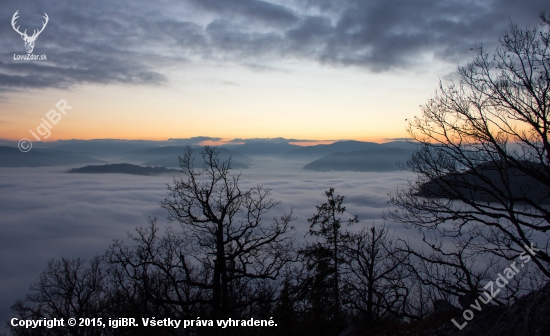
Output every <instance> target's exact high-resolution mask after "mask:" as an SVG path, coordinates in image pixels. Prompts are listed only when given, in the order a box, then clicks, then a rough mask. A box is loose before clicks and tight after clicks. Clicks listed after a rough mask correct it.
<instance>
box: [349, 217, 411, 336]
mask: <svg viewBox="0 0 550 336" xmlns="http://www.w3.org/2000/svg"><path fill="white" fill-rule="evenodd" d="M343 252H344V254H345V255H346V258H345V260H346V264H345V275H344V277H343V282H344V287H345V288H346V290H345V293H346V298H345V300H344V301H345V303H346V305H348V306H350V307H351V308H352V309H353V310H354V311H357V312H359V314H360V316H362V317H363V318H364V319H365V322H366V327H367V328H373V327H375V326H376V325H377V324H379V322H381V320H382V319H384V318H394V317H398V318H400V317H404V316H405V317H410V316H409V315H410V313H409V312H408V311H407V309H406V307H405V306H406V305H407V300H408V299H409V297H410V296H411V294H410V291H409V288H408V287H409V285H410V284H409V282H408V281H407V280H408V277H409V271H408V268H407V265H408V253H407V252H405V251H402V250H399V249H398V247H397V238H395V236H394V235H393V234H390V232H389V231H388V229H387V228H386V227H384V226H379V227H377V226H372V227H370V228H364V229H362V230H361V231H360V232H359V233H354V234H351V237H350V240H349V242H348V243H347V244H346V246H345V248H344V251H343Z"/></svg>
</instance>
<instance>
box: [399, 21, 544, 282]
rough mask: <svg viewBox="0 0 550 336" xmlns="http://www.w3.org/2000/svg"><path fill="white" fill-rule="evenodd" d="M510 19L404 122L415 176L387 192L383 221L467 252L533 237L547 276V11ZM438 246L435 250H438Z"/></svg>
mask: <svg viewBox="0 0 550 336" xmlns="http://www.w3.org/2000/svg"><path fill="white" fill-rule="evenodd" d="M541 18H542V21H543V24H542V25H541V26H539V27H531V28H529V27H528V28H527V29H520V28H519V27H518V26H517V25H515V24H511V26H510V30H509V31H508V32H506V33H504V34H503V35H502V36H501V37H500V47H498V48H497V49H496V50H495V51H494V52H493V53H489V52H488V51H487V50H486V48H485V47H484V46H483V45H481V44H479V45H477V46H476V48H475V52H476V54H477V55H476V57H475V58H474V60H473V61H472V62H471V63H469V64H468V65H466V66H461V67H459V68H458V74H459V76H460V81H459V82H458V83H454V82H451V83H450V84H449V85H446V86H444V85H443V84H442V83H440V87H439V90H438V91H437V92H436V94H435V96H434V97H433V98H432V99H430V100H429V101H428V102H427V103H426V104H425V105H423V106H422V108H421V109H422V115H421V116H420V117H415V118H414V119H413V120H412V121H410V122H409V126H408V132H409V134H410V135H411V137H412V138H413V139H414V140H415V141H418V142H420V143H421V145H422V146H421V148H420V149H419V150H418V151H417V152H416V153H415V154H414V155H413V156H412V157H411V158H410V159H409V160H408V161H407V162H406V163H404V164H403V167H404V168H405V169H407V170H409V171H412V172H414V173H417V174H418V179H417V181H416V182H414V183H411V184H410V185H409V188H407V189H404V190H400V191H398V192H397V193H396V194H394V195H393V196H392V198H391V202H392V203H393V204H395V205H397V206H398V207H399V209H398V210H396V211H394V212H391V213H390V214H389V216H388V218H389V219H391V220H394V221H398V222H403V223H406V224H408V225H411V226H415V227H417V228H420V229H422V230H437V232H438V233H440V234H441V236H443V237H451V238H453V237H455V238H459V237H463V239H465V241H468V245H467V247H468V250H469V251H470V252H469V253H471V254H472V255H475V256H476V257H478V258H480V257H483V256H485V257H490V256H495V257H497V258H504V259H507V260H512V259H514V258H516V257H517V256H518V255H519V254H520V253H521V252H529V251H528V249H527V248H526V246H527V247H529V246H531V243H532V242H536V244H537V245H538V248H540V249H541V251H539V252H538V253H537V254H536V256H535V257H534V258H533V263H534V264H536V265H537V267H538V268H539V269H540V271H541V272H542V273H543V274H545V276H546V277H547V278H548V277H550V267H549V262H550V256H549V250H548V249H549V247H550V246H549V243H548V242H549V241H550V240H549V239H548V238H550V237H549V236H548V235H549V233H550V139H549V136H550V134H549V132H550V44H549V38H550V30H549V27H550V16H549V15H547V14H545V13H542V14H541ZM440 252H441V251H440Z"/></svg>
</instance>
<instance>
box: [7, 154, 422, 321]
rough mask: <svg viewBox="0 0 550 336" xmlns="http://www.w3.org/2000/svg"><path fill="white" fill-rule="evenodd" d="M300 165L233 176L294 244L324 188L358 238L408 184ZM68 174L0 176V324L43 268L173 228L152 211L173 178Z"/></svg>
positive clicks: (263, 163)
mask: <svg viewBox="0 0 550 336" xmlns="http://www.w3.org/2000/svg"><path fill="white" fill-rule="evenodd" d="M303 165H304V163H303V162H299V161H287V160H284V161H281V160H278V159H274V158H266V159H261V158H258V157H256V158H255V161H254V165H253V166H252V167H251V168H249V169H243V170H241V171H240V173H241V177H240V181H241V186H242V187H248V188H249V187H252V186H255V185H257V184H262V185H264V186H266V187H268V188H271V189H272V196H273V198H275V199H278V200H280V201H282V204H281V205H280V206H278V207H277V208H276V209H274V210H273V211H272V212H271V213H270V214H269V215H270V217H273V216H278V215H281V214H282V213H283V212H288V211H289V210H290V209H291V208H293V214H294V216H296V217H297V218H296V220H295V221H294V222H293V224H294V226H295V227H296V229H297V231H298V232H297V237H298V238H299V239H303V237H304V235H305V234H306V232H307V230H308V223H307V218H309V217H311V216H312V215H313V214H314V213H315V205H320V204H321V203H323V202H324V201H325V200H326V196H325V194H324V191H325V190H328V189H329V188H330V187H333V188H335V190H336V193H337V194H340V195H344V196H345V202H344V205H345V206H346V208H347V210H348V212H347V213H348V215H344V216H343V218H344V219H345V218H347V217H352V216H353V215H357V216H358V217H359V220H360V222H359V224H356V225H354V227H352V228H350V230H358V229H359V228H361V227H363V226H365V225H367V226H370V225H372V224H373V223H375V224H382V223H383V219H382V215H383V213H384V212H385V211H388V209H389V207H390V204H388V200H389V196H388V193H393V192H395V191H396V188H397V187H398V186H401V187H406V185H407V181H408V180H411V179H414V175H412V174H411V173H408V172H400V171H397V172H388V173H364V172H361V173H360V172H357V173H356V172H312V171H306V170H302V169H301V167H303ZM69 168H74V167H68V166H58V167H48V168H0V230H1V234H0V270H1V272H0V284H1V285H0V321H2V322H3V321H6V320H7V319H8V317H9V316H10V315H12V314H11V311H10V306H11V305H12V304H13V303H15V301H16V300H18V299H23V298H24V296H25V293H27V290H28V287H29V285H30V284H31V283H32V281H33V280H34V279H36V278H37V277H38V275H39V274H40V272H41V271H42V270H43V269H44V268H45V266H46V262H47V261H48V260H50V259H55V258H61V257H69V258H77V257H80V258H85V259H89V258H91V257H93V256H94V255H100V254H103V253H104V251H105V250H106V248H107V247H108V246H109V245H110V244H112V242H113V240H114V239H124V238H125V237H127V233H128V232H131V231H133V230H134V228H135V227H137V226H143V225H147V219H148V218H149V217H157V218H158V221H159V223H160V224H162V225H172V226H174V227H176V228H177V226H178V225H179V224H178V223H170V222H169V221H168V220H167V219H166V217H167V212H166V210H164V209H162V208H161V207H160V206H159V202H160V201H161V200H163V199H164V198H165V197H166V196H167V195H168V191H167V187H166V184H167V183H171V182H172V180H173V177H170V176H154V177H150V176H135V175H124V174H67V173H66V171H67V169H69ZM234 173H239V171H234ZM386 225H387V226H389V227H390V228H392V229H395V230H396V231H398V235H400V236H409V234H410V233H409V232H405V229H404V228H403V227H402V226H401V225H400V224H392V223H386ZM413 239H414V238H413ZM2 324H3V323H2ZM0 329H2V328H0Z"/></svg>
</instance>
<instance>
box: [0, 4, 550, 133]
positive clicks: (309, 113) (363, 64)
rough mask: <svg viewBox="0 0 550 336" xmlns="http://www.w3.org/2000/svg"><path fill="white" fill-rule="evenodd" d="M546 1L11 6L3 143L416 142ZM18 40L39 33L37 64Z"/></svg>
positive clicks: (3, 57) (6, 10) (4, 27)
mask: <svg viewBox="0 0 550 336" xmlns="http://www.w3.org/2000/svg"><path fill="white" fill-rule="evenodd" d="M548 9H550V6H549V5H548V2H547V1H542V0H527V1H511V0H502V1H497V0H495V1H463V0H460V1H458V0H457V1H441V0H418V1H399V0H371V1H365V0H331V1H328V0H301V1H297V0H296V1H295V0H277V1H259V0H183V1H176V0H163V1H156V2H150V1H135V0H133V1H130V0H120V1H116V2H114V1H105V0H97V1H93V2H90V1H84V0H70V1H69V0H48V1H25V0H23V1H20V0H17V1H15V0H4V1H2V2H1V3H0V138H2V139H9V140H18V139H20V138H22V137H29V131H30V130H32V131H35V130H36V128H37V127H38V126H39V125H40V123H41V122H42V118H44V116H45V115H46V113H48V111H50V110H51V109H54V108H55V107H54V106H55V104H56V103H57V102H58V101H59V100H61V99H63V100H65V101H67V103H68V105H70V106H72V107H73V108H72V109H71V110H70V111H69V112H68V113H67V114H66V115H64V116H63V118H62V119H61V120H60V121H59V122H58V123H57V124H56V125H54V127H53V128H52V132H51V136H50V137H49V138H48V139H45V140H47V141H51V140H60V139H99V138H116V139H149V140H165V139H169V138H189V137H195V136H211V137H219V138H222V139H226V140H230V139H234V138H245V139H246V138H273V137H284V138H293V139H309V140H340V139H354V140H366V141H377V142H380V141H383V139H386V138H399V137H406V136H407V134H406V132H405V127H406V121H405V119H407V118H411V117H413V116H414V115H416V114H418V113H419V105H421V104H423V103H424V102H426V101H427V99H429V98H430V96H431V95H432V94H433V92H434V91H435V89H436V87H437V85H438V82H439V80H442V81H448V80H449V79H451V78H453V77H454V76H455V75H454V73H455V70H456V67H457V65H459V64H466V63H467V62H468V61H469V60H471V58H472V57H473V51H472V50H471V48H473V47H474V46H475V44H476V43H480V42H483V43H484V44H485V45H487V46H489V47H490V48H493V47H494V46H495V45H496V44H497V42H498V37H499V35H500V34H501V33H502V32H503V31H505V30H506V29H507V27H508V25H509V24H510V22H511V21H513V22H516V23H518V24H520V26H525V25H535V24H538V23H539V22H540V20H539V19H538V14H539V13H540V11H542V10H548ZM16 11H18V18H16V23H15V26H16V27H17V28H19V30H20V31H24V30H27V32H28V34H29V35H31V32H32V31H33V29H40V28H41V27H42V22H44V13H46V14H47V16H48V23H47V25H46V27H45V28H44V30H43V31H42V32H41V33H40V35H39V36H38V37H37V38H36V44H35V47H34V50H33V54H34V55H39V56H40V55H46V57H47V60H43V61H24V60H15V59H14V58H17V57H18V56H17V55H26V54H27V52H26V50H25V43H24V41H23V40H22V38H21V37H20V36H19V34H18V33H17V32H16V31H15V30H14V28H13V27H12V24H11V21H12V18H13V17H14V14H15V12H16Z"/></svg>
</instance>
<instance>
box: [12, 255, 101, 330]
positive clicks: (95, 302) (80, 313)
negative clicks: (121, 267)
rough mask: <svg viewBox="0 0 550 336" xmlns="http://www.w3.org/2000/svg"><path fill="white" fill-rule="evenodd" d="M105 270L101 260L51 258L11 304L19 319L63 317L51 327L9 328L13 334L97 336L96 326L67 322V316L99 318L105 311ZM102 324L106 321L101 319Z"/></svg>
mask: <svg viewBox="0 0 550 336" xmlns="http://www.w3.org/2000/svg"><path fill="white" fill-rule="evenodd" d="M105 278H106V273H105V269H104V265H103V264H102V263H101V259H100V258H99V257H96V258H94V259H92V260H91V261H90V262H89V263H87V262H86V261H85V260H82V259H74V260H71V259H66V258H62V259H60V260H51V261H49V262H48V265H47V267H46V269H45V270H44V271H43V272H42V273H41V274H40V276H39V277H38V279H37V280H36V281H35V282H33V283H32V284H31V286H30V292H29V293H28V294H27V295H26V298H25V299H24V300H22V301H17V302H16V303H15V305H13V306H12V308H11V309H12V311H13V312H15V313H16V314H17V315H18V317H19V318H20V319H33V320H42V319H44V318H45V319H54V318H57V319H64V322H65V323H64V326H57V327H55V328H37V329H30V330H29V329H25V328H17V327H16V328H12V332H13V334H14V335H100V334H101V330H100V329H99V328H80V327H78V325H77V326H70V325H68V323H67V321H68V319H69V318H75V319H76V320H77V321H80V320H79V319H80V318H89V317H94V318H99V317H104V316H105V313H106V308H107V305H106V295H105V288H106V280H105ZM104 323H107V322H106V321H104Z"/></svg>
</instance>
